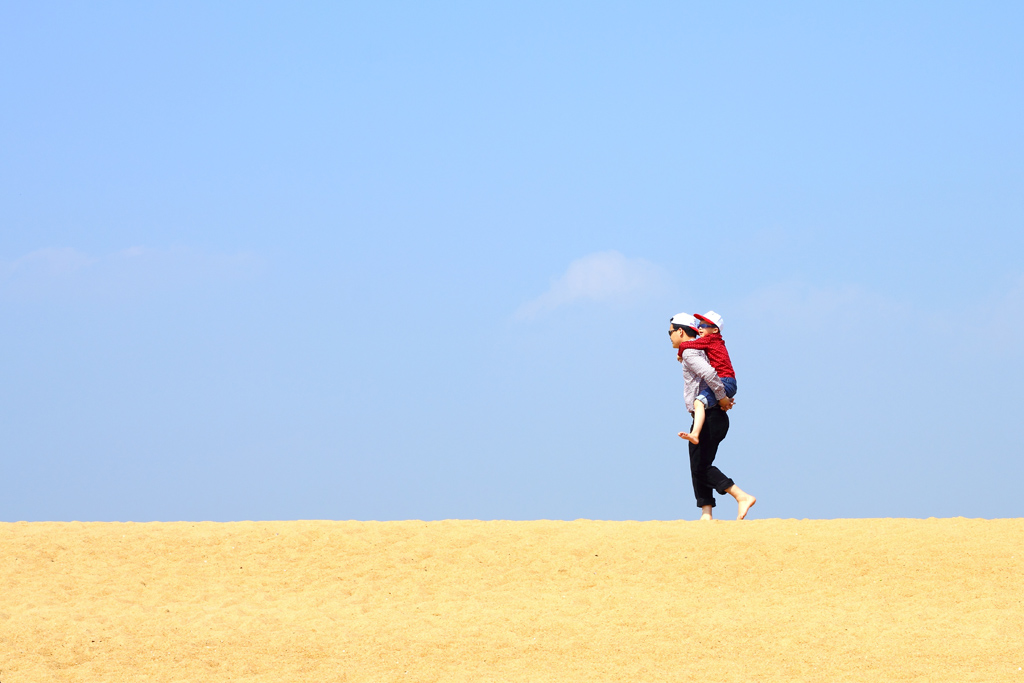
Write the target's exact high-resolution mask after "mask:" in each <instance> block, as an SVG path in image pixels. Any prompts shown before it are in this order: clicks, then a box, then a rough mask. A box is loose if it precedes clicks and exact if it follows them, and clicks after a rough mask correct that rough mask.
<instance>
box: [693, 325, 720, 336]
mask: <svg viewBox="0 0 1024 683" xmlns="http://www.w3.org/2000/svg"><path fill="white" fill-rule="evenodd" d="M718 332H719V330H718V328H717V327H708V326H707V325H701V326H700V329H698V330H697V333H698V334H700V336H702V337H706V336H708V335H709V334H718Z"/></svg>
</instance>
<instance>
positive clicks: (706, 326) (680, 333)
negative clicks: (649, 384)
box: [668, 311, 757, 520]
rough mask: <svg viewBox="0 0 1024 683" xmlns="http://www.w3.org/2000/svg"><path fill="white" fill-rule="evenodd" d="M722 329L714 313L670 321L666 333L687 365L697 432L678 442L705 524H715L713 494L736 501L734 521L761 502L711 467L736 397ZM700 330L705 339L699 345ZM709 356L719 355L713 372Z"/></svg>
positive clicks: (688, 399) (685, 376) (687, 397)
mask: <svg viewBox="0 0 1024 683" xmlns="http://www.w3.org/2000/svg"><path fill="white" fill-rule="evenodd" d="M721 323H722V318H721V316H719V315H718V314H717V313H715V312H714V311H708V313H706V314H705V315H703V316H693V315H690V314H688V313H680V314H679V315H676V316H673V317H672V319H671V320H670V321H669V324H670V327H669V331H668V334H669V338H670V339H671V340H672V348H675V349H678V350H679V354H678V358H679V361H680V363H682V365H683V379H684V383H685V384H684V398H685V400H686V410H687V411H688V412H689V413H690V415H691V416H694V423H695V424H694V425H693V427H691V428H690V431H689V432H680V433H679V436H680V437H682V438H685V439H686V440H687V441H689V442H690V443H689V450H690V477H691V479H692V481H693V493H694V496H695V497H696V498H697V507H699V508H700V509H701V517H700V518H701V519H702V520H710V519H712V510H713V509H714V507H715V498H714V494H713V491H718V493H719V494H720V495H724V494H726V493H728V494H729V495H730V496H732V497H733V498H735V499H736V503H737V505H738V511H737V514H736V519H743V518H744V517H746V516H747V511H748V510H750V508H751V507H752V506H753V505H754V503H756V502H757V498H755V497H754V496H752V495H750V494H749V493H746V492H745V491H743V490H742V489H741V488H740V487H739V486H737V485H736V484H735V482H733V480H732V479H730V478H729V477H727V476H725V474H723V473H722V471H721V470H719V469H718V468H717V467H715V466H714V464H713V463H714V461H715V456H716V455H717V454H718V445H719V444H720V443H721V442H722V440H723V439H725V436H726V434H728V433H729V416H728V415H727V414H726V412H725V411H727V410H729V409H730V408H732V396H733V395H735V393H736V376H735V373H734V372H733V369H732V362H731V361H730V359H729V355H728V351H726V350H725V344H724V342H722V341H721V328H720V325H721ZM698 328H701V332H702V333H703V334H702V336H701V338H700V339H699V340H698V332H697V330H698ZM705 349H706V350H707V352H706V351H705ZM709 353H714V355H715V358H714V359H713V360H714V361H715V363H714V366H713V364H712V363H709V362H708V355H709ZM715 366H717V367H715ZM720 375H726V376H725V377H722V376H720ZM723 379H724V380H726V381H723ZM729 380H731V381H729ZM698 412H699V413H700V415H701V416H702V417H703V420H702V423H703V424H702V425H698V424H696V422H697V419H696V413H698Z"/></svg>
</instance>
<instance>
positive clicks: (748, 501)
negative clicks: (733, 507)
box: [736, 494, 757, 520]
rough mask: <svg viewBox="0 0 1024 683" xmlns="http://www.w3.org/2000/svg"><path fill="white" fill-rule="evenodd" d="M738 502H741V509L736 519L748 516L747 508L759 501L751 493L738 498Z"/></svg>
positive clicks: (737, 512)
mask: <svg viewBox="0 0 1024 683" xmlns="http://www.w3.org/2000/svg"><path fill="white" fill-rule="evenodd" d="M736 502H737V503H738V504H739V509H738V510H737V511H736V519H738V520H739V519H743V518H744V517H746V516H747V510H749V509H750V508H752V507H754V503H756V502H757V498H755V497H754V496H752V495H750V494H746V495H745V496H744V497H742V498H738V499H736Z"/></svg>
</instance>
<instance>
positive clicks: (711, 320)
mask: <svg viewBox="0 0 1024 683" xmlns="http://www.w3.org/2000/svg"><path fill="white" fill-rule="evenodd" d="M693 317H694V318H696V319H697V320H700V321H701V322H704V323H707V324H708V325H711V326H712V327H717V328H719V329H721V327H722V316H720V315H718V314H717V313H715V312H714V311H708V312H707V313H705V314H704V315H700V314H699V313H694V314H693Z"/></svg>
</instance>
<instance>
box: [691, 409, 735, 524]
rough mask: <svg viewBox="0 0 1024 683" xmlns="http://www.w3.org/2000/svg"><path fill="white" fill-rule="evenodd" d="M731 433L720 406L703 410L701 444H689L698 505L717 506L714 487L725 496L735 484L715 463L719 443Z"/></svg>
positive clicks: (727, 417) (726, 416)
mask: <svg viewBox="0 0 1024 683" xmlns="http://www.w3.org/2000/svg"><path fill="white" fill-rule="evenodd" d="M690 429H693V427H690ZM728 433H729V416H728V415H726V414H725V411H724V410H722V409H721V408H718V407H715V408H708V410H707V412H705V413H704V429H702V430H701V432H700V443H699V444H692V443H691V444H690V478H691V479H693V495H694V496H696V497H697V507H704V506H705V505H710V506H712V507H714V505H715V497H714V495H713V494H712V492H711V489H714V490H715V491H718V493H719V495H723V496H724V495H725V490H726V489H727V488H729V487H730V486H732V485H733V484H734V483H735V482H734V481H733V480H732V479H730V478H729V477H727V476H725V475H724V474H722V470H720V469H718V468H717V467H715V466H714V465H713V464H712V463H713V462H715V456H716V455H718V444H720V443H722V439H724V438H725V435H726V434H728Z"/></svg>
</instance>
